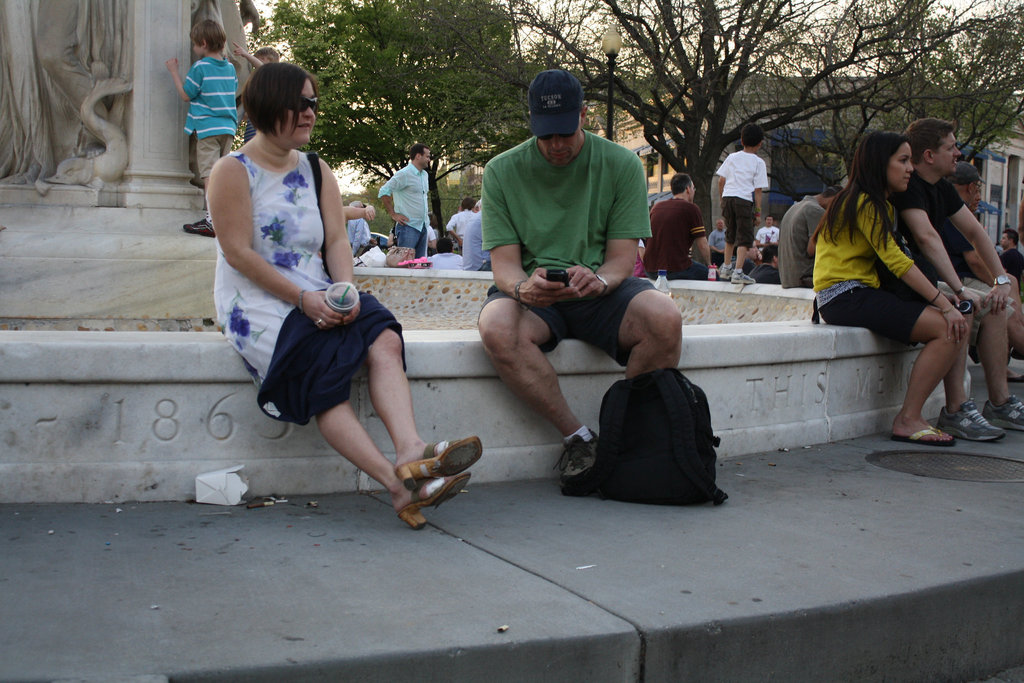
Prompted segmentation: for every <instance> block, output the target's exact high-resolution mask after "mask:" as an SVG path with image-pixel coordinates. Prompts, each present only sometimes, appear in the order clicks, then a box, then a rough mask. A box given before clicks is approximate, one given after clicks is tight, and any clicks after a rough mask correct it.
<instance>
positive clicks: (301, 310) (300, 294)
mask: <svg viewBox="0 0 1024 683" xmlns="http://www.w3.org/2000/svg"><path fill="white" fill-rule="evenodd" d="M307 291H309V290H306V289H300V290H299V313H301V314H302V315H306V311H305V310H303V308H302V297H303V296H305V295H306V292H307Z"/></svg>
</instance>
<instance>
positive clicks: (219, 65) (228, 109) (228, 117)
mask: <svg viewBox="0 0 1024 683" xmlns="http://www.w3.org/2000/svg"><path fill="white" fill-rule="evenodd" d="M182 86H183V87H184V90H185V94H186V95H188V96H189V98H190V99H191V100H192V104H190V105H189V107H188V118H187V119H186V120H185V133H186V134H187V135H191V134H192V132H193V131H194V132H195V134H196V137H197V138H200V139H202V138H208V137H212V136H214V135H232V136H233V135H234V134H235V132H236V131H237V130H238V113H237V111H236V110H235V90H237V89H238V77H237V76H235V67H234V66H233V65H232V64H231V62H229V61H227V60H226V59H214V58H213V57H203V58H202V59H200V60H199V61H197V62H196V63H195V64H193V65H192V68H191V69H189V70H188V75H187V76H185V82H184V83H183V84H182Z"/></svg>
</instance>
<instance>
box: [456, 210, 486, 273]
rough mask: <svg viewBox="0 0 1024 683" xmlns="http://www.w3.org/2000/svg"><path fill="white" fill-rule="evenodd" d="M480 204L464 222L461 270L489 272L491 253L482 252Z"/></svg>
mask: <svg viewBox="0 0 1024 683" xmlns="http://www.w3.org/2000/svg"><path fill="white" fill-rule="evenodd" d="M481 205H482V202H477V203H476V207H474V209H473V211H472V212H471V213H470V218H469V220H468V221H466V223H465V225H466V233H465V235H464V236H463V238H462V269H463V270H490V269H491V252H489V251H484V241H483V231H482V228H483V224H482V223H481V221H480V215H481V214H480V208H481ZM485 266H486V267H485Z"/></svg>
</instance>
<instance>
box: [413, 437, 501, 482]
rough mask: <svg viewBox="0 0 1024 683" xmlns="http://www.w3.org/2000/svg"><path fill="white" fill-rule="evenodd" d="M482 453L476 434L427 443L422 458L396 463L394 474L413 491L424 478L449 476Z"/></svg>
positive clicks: (477, 458) (460, 470)
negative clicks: (452, 439) (463, 437)
mask: <svg viewBox="0 0 1024 683" xmlns="http://www.w3.org/2000/svg"><path fill="white" fill-rule="evenodd" d="M442 444H443V445H444V448H442V449H441V452H440V453H438V452H437V449H438V447H440V446H442ZM482 453H483V446H482V445H481V444H480V437H477V436H468V437H466V438H465V439H459V440H458V441H441V442H440V443H436V444H433V443H432V444H427V447H426V448H425V449H424V450H423V459H422V460H414V461H412V462H408V463H405V464H404V465H398V466H397V467H395V474H396V475H397V476H398V478H399V479H401V480H402V484H404V485H405V488H407V489H408V490H410V491H415V490H416V487H417V485H418V484H419V483H420V482H422V481H423V480H424V479H434V478H437V477H450V476H452V475H455V474H458V473H460V472H462V471H464V470H466V469H468V468H469V467H471V466H472V465H473V463H475V462H476V461H477V460H479V459H480V455H481V454H482Z"/></svg>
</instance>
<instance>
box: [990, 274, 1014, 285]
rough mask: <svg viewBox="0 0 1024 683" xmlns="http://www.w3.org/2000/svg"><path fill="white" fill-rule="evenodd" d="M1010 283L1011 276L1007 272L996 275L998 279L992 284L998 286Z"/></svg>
mask: <svg viewBox="0 0 1024 683" xmlns="http://www.w3.org/2000/svg"><path fill="white" fill-rule="evenodd" d="M1008 284H1010V276H1009V275H1007V274H1006V273H1003V274H1002V275H996V281H995V282H994V283H993V284H992V286H993V287H998V286H999V285H1008Z"/></svg>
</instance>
